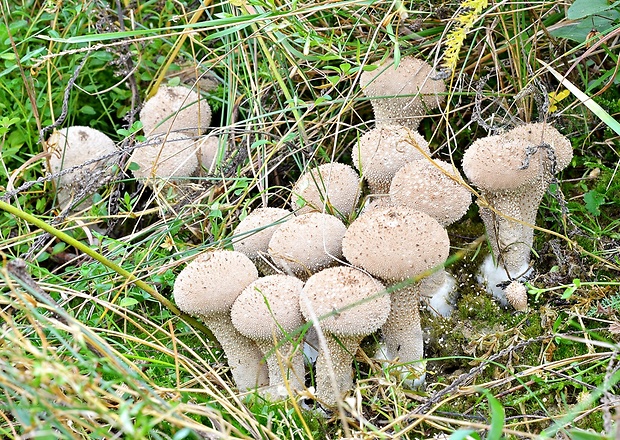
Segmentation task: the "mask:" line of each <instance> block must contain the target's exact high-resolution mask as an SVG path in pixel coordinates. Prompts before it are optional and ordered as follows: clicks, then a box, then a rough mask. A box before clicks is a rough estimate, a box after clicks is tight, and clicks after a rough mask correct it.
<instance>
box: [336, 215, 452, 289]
mask: <svg viewBox="0 0 620 440" xmlns="http://www.w3.org/2000/svg"><path fill="white" fill-rule="evenodd" d="M449 250H450V241H449V238H448V233H447V232H446V230H445V229H444V228H443V227H442V226H441V225H440V224H439V222H437V220H435V219H434V218H432V217H431V216H429V215H428V214H425V213H423V212H420V211H416V210H414V209H412V208H409V207H406V206H393V207H387V208H380V209H375V210H372V211H368V212H365V213H364V214H362V215H361V216H359V217H358V218H357V219H356V220H355V221H354V222H353V223H351V225H350V226H349V229H348V230H347V232H346V234H345V236H344V239H343V241H342V251H343V254H344V256H345V257H346V259H347V260H348V261H349V262H350V263H351V264H353V265H355V266H358V267H362V268H363V269H365V270H367V271H368V272H369V273H370V274H371V275H374V276H376V277H378V278H381V279H383V280H388V281H401V280H405V279H407V278H410V277H413V276H416V275H419V274H420V273H422V272H424V271H426V270H428V269H431V268H433V267H435V266H437V265H439V264H442V263H443V262H445V261H446V259H447V258H448V253H449Z"/></svg>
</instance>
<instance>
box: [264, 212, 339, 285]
mask: <svg viewBox="0 0 620 440" xmlns="http://www.w3.org/2000/svg"><path fill="white" fill-rule="evenodd" d="M346 230H347V228H346V227H345V225H344V223H342V222H341V221H340V220H338V219H337V218H336V217H334V216H333V215H329V214H323V213H320V212H310V213H308V214H302V215H300V216H297V217H295V218H294V219H291V220H289V221H287V222H286V223H284V224H282V225H281V226H280V227H279V228H278V229H276V231H275V232H274V233H273V235H272V237H271V240H270V241H269V255H270V256H271V258H272V260H273V261H274V263H276V265H277V266H278V267H279V268H280V269H282V270H283V271H284V272H285V273H286V274H288V275H294V276H296V277H299V278H301V279H304V280H305V279H307V278H308V277H309V276H310V275H312V274H313V273H316V272H318V271H320V270H322V269H324V268H326V267H329V266H333V265H334V264H337V262H338V259H340V258H341V257H342V237H344V234H345V232H346Z"/></svg>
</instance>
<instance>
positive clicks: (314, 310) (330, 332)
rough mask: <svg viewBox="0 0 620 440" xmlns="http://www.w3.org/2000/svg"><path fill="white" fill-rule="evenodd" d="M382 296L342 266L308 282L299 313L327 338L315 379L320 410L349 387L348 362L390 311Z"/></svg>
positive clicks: (379, 287) (372, 284)
mask: <svg viewBox="0 0 620 440" xmlns="http://www.w3.org/2000/svg"><path fill="white" fill-rule="evenodd" d="M383 290H384V287H383V285H382V284H381V283H380V282H379V281H377V280H375V279H374V278H373V277H371V276H369V275H367V274H365V273H364V272H362V271H360V270H358V269H355V268H352V267H344V266H340V267H332V268H329V269H325V270H322V271H321V272H318V273H316V274H314V275H312V276H311V277H310V278H309V279H308V281H307V282H306V285H305V286H304V288H303V290H302V293H301V298H300V303H301V311H302V313H303V315H304V316H305V318H306V319H307V320H308V321H313V323H314V325H317V322H316V319H319V321H318V325H319V326H320V329H321V331H322V332H323V333H324V334H325V339H324V341H325V344H326V346H325V347H321V350H320V351H319V356H318V358H317V361H316V379H315V381H316V396H317V397H318V398H319V400H320V401H322V402H323V403H324V404H326V405H329V406H334V405H336V403H337V401H338V399H341V398H342V396H343V394H344V393H346V392H347V391H348V390H350V389H351V388H352V387H353V371H352V369H351V362H352V360H353V357H354V356H355V353H356V352H357V349H358V347H359V344H360V342H361V341H362V339H363V338H364V336H367V335H369V334H371V333H373V332H374V331H376V330H377V329H378V328H379V327H381V326H382V325H383V323H384V322H385V320H386V319H387V316H388V313H389V311H390V300H389V296H388V295H380V293H381V292H382V291H383ZM332 372H333V377H332V374H331V373H332ZM334 385H335V388H334Z"/></svg>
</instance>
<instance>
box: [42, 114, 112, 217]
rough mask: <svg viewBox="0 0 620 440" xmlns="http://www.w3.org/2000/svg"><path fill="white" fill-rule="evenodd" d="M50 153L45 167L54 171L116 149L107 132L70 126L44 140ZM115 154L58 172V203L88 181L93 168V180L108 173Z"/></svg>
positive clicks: (68, 197) (101, 178) (62, 201)
mask: <svg viewBox="0 0 620 440" xmlns="http://www.w3.org/2000/svg"><path fill="white" fill-rule="evenodd" d="M46 144H47V148H48V149H49V152H50V153H51V155H50V158H49V170H50V172H51V173H58V172H60V171H62V170H66V169H69V168H72V167H76V166H79V165H82V164H83V163H84V162H86V161H88V160H91V159H95V158H97V157H103V156H106V155H110V154H112V153H114V152H115V151H116V147H115V145H114V141H113V140H112V139H110V138H109V137H108V136H107V135H105V134H104V133H102V132H100V131H99V130H95V129H94V128H90V127H82V126H73V127H67V128H63V129H62V130H59V131H55V132H54V133H53V134H52V135H51V136H50V137H49V139H48V140H47V142H46ZM114 160H115V158H113V157H108V158H106V159H102V160H101V161H99V162H95V163H93V164H91V165H88V166H87V167H84V168H81V169H77V170H76V171H75V172H72V173H67V174H64V175H62V176H60V177H59V178H58V180H57V184H56V185H57V190H58V203H59V205H60V206H64V205H65V204H66V203H68V202H69V200H70V199H71V196H72V193H73V194H77V193H78V192H79V191H80V190H81V189H82V187H84V188H85V187H86V186H87V185H88V183H92V182H91V180H92V179H88V177H92V176H93V174H94V171H96V172H97V173H100V174H101V175H100V176H99V177H98V179H97V181H98V182H101V181H102V180H103V178H104V177H105V176H110V175H111V174H112V168H111V167H110V165H111V164H112V163H113V162H114Z"/></svg>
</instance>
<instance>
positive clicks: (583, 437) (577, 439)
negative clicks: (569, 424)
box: [567, 429, 612, 440]
mask: <svg viewBox="0 0 620 440" xmlns="http://www.w3.org/2000/svg"><path fill="white" fill-rule="evenodd" d="M567 434H568V438H570V439H572V440H611V438H612V437H611V436H608V435H605V434H599V433H597V432H589V431H584V430H581V429H570V430H569V431H568V432H567Z"/></svg>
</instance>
